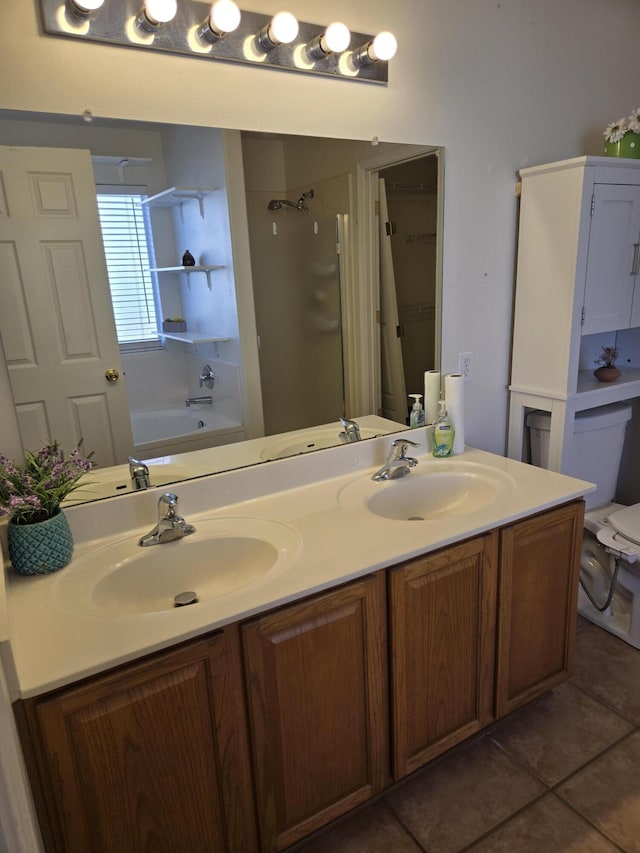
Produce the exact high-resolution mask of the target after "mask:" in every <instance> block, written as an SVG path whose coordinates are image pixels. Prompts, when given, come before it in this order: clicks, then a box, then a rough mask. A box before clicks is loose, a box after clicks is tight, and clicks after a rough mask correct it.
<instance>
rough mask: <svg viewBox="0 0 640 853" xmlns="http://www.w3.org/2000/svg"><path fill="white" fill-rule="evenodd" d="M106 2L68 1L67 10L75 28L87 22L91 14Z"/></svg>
mask: <svg viewBox="0 0 640 853" xmlns="http://www.w3.org/2000/svg"><path fill="white" fill-rule="evenodd" d="M103 3H104V0H67V2H66V5H65V8H66V10H67V13H68V15H69V17H70V18H71V21H72V23H73V25H74V26H76V25H79V24H80V22H87V21H88V19H89V18H90V17H91V13H92V12H95V10H96V9H99V8H100V6H102V4H103Z"/></svg>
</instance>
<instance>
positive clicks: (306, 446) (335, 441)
mask: <svg viewBox="0 0 640 853" xmlns="http://www.w3.org/2000/svg"><path fill="white" fill-rule="evenodd" d="M340 430H341V427H340V425H339V424H338V425H337V426H336V427H335V429H322V430H309V433H308V435H304V434H303V435H299V436H297V437H294V436H289V438H288V439H286V440H283V439H280V441H274V442H273V444H269V445H268V446H267V447H265V449H264V450H263V451H262V453H261V454H260V458H261V459H262V460H263V461H264V462H268V461H269V460H274V459H285V458H286V457H287V456H298V455H299V454H300V453H309V452H310V451H312V450H323V449H324V448H325V447H341V446H342V444H343V443H344V442H342V441H341V440H340V438H339V435H338V434H339V432H340ZM380 434H381V433H380V430H377V429H371V428H368V427H360V437H361V438H375V437H376V436H377V435H380Z"/></svg>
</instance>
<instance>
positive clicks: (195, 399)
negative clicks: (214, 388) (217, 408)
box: [184, 394, 213, 406]
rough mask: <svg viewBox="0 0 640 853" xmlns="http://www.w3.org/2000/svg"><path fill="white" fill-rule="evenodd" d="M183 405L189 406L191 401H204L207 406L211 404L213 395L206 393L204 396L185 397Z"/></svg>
mask: <svg viewBox="0 0 640 853" xmlns="http://www.w3.org/2000/svg"><path fill="white" fill-rule="evenodd" d="M184 403H185V406H190V405H191V404H192V403H205V404H206V405H207V406H213V397H212V396H211V394H207V395H206V396H205V397H187V399H186V400H185V401H184Z"/></svg>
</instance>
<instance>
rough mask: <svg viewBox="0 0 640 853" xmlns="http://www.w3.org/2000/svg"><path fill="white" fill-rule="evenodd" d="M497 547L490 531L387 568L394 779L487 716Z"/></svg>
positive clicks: (466, 734) (472, 729) (489, 712)
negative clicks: (404, 563)
mask: <svg viewBox="0 0 640 853" xmlns="http://www.w3.org/2000/svg"><path fill="white" fill-rule="evenodd" d="M497 552H498V537H497V534H496V533H491V534H489V535H487V536H481V537H478V538H476V539H472V540H470V541H468V542H464V543H462V544H461V545H456V546H453V547H451V548H446V549H444V550H442V551H438V552H436V553H434V554H429V555H427V556H426V557H422V558H420V559H418V560H415V561H414V562H411V563H408V564H407V565H405V566H403V567H399V568H397V569H394V570H392V571H391V572H390V573H389V585H390V617H391V618H390V624H391V638H390V642H391V684H392V689H391V695H392V700H391V707H392V753H393V771H394V777H395V778H396V779H399V778H401V777H402V776H405V775H406V774H407V773H411V772H412V771H413V770H415V769H416V768H417V767H420V766H421V765H422V764H425V763H426V762H427V761H429V760H430V759H432V758H433V757H434V756H436V755H438V754H439V753H441V752H444V750H446V749H449V748H450V747H451V746H453V745H454V744H456V743H458V742H459V741H461V740H464V738H466V737H469V735H471V734H473V733H474V732H477V731H479V729H481V728H482V727H483V726H485V725H487V724H488V723H489V722H491V720H492V712H493V675H494V657H495V605H496V583H497Z"/></svg>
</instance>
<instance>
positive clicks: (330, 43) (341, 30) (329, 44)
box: [320, 21, 351, 53]
mask: <svg viewBox="0 0 640 853" xmlns="http://www.w3.org/2000/svg"><path fill="white" fill-rule="evenodd" d="M350 41H351V33H350V32H349V28H348V27H346V26H345V25H344V24H343V23H341V22H340V21H334V22H333V23H332V24H329V26H328V27H327V29H326V30H325V32H324V35H322V36H321V37H320V47H321V48H322V50H323V51H324V53H342V51H343V50H346V49H347V48H348V47H349V42H350Z"/></svg>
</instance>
